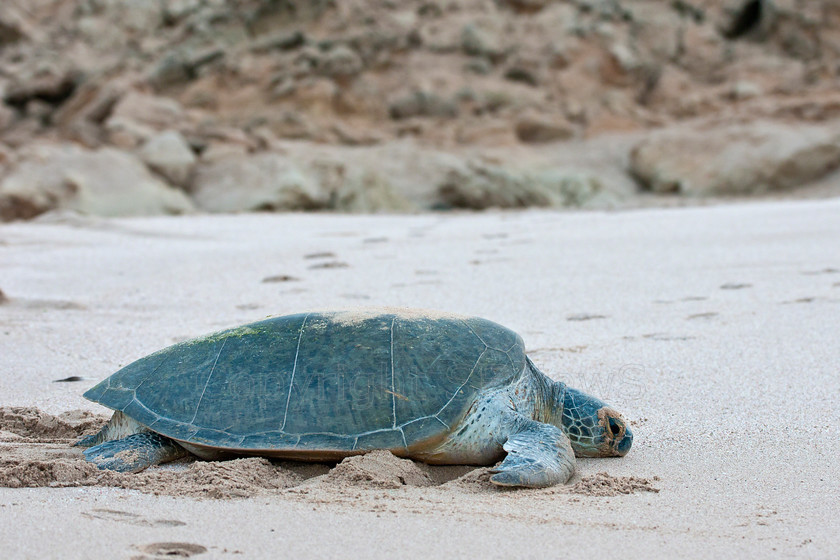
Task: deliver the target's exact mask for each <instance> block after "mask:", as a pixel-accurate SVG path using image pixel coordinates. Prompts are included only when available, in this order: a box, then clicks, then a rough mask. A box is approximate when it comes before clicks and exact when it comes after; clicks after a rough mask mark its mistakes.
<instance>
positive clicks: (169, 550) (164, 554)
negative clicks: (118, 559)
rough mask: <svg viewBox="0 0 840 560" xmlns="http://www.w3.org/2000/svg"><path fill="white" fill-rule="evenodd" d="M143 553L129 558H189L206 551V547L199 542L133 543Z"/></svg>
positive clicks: (144, 559)
mask: <svg viewBox="0 0 840 560" xmlns="http://www.w3.org/2000/svg"><path fill="white" fill-rule="evenodd" d="M135 548H136V549H137V550H139V551H140V552H142V553H143V555H142V556H132V558H131V560H155V559H158V558H190V557H192V556H198V555H199V554H204V553H205V552H207V547H205V546H201V545H200V544H193V543H185V542H159V543H152V544H144V545H135Z"/></svg>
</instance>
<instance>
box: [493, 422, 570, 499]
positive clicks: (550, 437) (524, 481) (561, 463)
mask: <svg viewBox="0 0 840 560" xmlns="http://www.w3.org/2000/svg"><path fill="white" fill-rule="evenodd" d="M503 447H504V449H505V451H507V453H508V454H507V457H505V460H504V461H502V462H501V463H499V464H498V465H497V466H496V467H494V468H493V469H491V472H494V473H496V474H494V475H493V476H491V477H490V482H492V483H493V484H496V485H497V486H526V487H529V488H544V487H546V486H553V485H554V484H561V483H564V482H566V481H567V480H569V478H570V477H571V476H572V473H574V472H575V454H574V451H572V445H571V443H570V442H569V438H568V437H566V434H564V433H563V431H562V430H561V429H560V428H558V427H557V426H552V425H550V424H543V423H541V422H536V421H534V420H530V421H527V422H525V423H524V425H522V426H521V429H520V431H517V432H515V433H514V434H512V435H511V436H510V437H508V440H507V442H505V444H504V446H503Z"/></svg>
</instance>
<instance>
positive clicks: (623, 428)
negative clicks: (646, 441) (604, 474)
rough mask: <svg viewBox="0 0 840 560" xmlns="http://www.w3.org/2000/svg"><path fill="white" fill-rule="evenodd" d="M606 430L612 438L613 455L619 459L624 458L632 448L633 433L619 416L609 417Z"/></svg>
mask: <svg viewBox="0 0 840 560" xmlns="http://www.w3.org/2000/svg"><path fill="white" fill-rule="evenodd" d="M607 429H608V430H609V431H610V434H611V435H612V437H613V440H612V445H611V446H610V447H612V450H613V453H614V454H615V455H618V456H619V457H624V456H625V455H627V452H628V451H630V448H631V447H632V446H633V432H631V431H630V428H629V427H628V426H627V423H626V422H625V421H624V418H622V417H621V416H613V415H610V416H609V420H608V423H607Z"/></svg>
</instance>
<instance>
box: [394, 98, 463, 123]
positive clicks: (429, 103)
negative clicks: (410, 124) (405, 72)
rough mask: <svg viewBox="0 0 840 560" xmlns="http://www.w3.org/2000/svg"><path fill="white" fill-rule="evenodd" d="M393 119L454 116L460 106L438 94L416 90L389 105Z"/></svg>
mask: <svg viewBox="0 0 840 560" xmlns="http://www.w3.org/2000/svg"><path fill="white" fill-rule="evenodd" d="M388 113H389V114H390V115H391V118H392V119H395V120H399V119H408V118H411V117H438V118H454V117H456V116H457V115H458V106H457V105H456V104H455V103H454V102H452V101H449V100H446V99H443V98H442V97H440V96H439V95H437V94H434V93H429V92H426V91H414V92H413V93H410V94H409V95H406V96H404V97H400V98H399V99H397V100H395V101H393V102H392V103H391V104H390V105H389V106H388Z"/></svg>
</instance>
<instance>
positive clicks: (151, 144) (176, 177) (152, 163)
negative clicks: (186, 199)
mask: <svg viewBox="0 0 840 560" xmlns="http://www.w3.org/2000/svg"><path fill="white" fill-rule="evenodd" d="M138 155H139V156H140V159H142V160H143V161H144V162H146V165H148V166H149V168H150V169H151V170H152V171H155V172H157V173H159V174H160V175H162V176H163V177H164V178H166V180H167V181H168V182H169V183H170V184H172V185H177V186H179V187H186V186H187V184H188V182H189V179H190V175H191V174H192V170H193V167H195V162H196V157H195V154H194V153H193V151H192V150H191V149H190V146H189V144H187V141H186V140H185V139H184V137H183V136H182V135H181V133H180V132H178V131H176V130H167V131H165V132H162V133H160V134H157V135H155V136H153V137H151V138H150V139H149V141H148V142H146V143H145V144H144V145H143V147H142V148H140V151H139V152H138Z"/></svg>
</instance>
